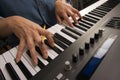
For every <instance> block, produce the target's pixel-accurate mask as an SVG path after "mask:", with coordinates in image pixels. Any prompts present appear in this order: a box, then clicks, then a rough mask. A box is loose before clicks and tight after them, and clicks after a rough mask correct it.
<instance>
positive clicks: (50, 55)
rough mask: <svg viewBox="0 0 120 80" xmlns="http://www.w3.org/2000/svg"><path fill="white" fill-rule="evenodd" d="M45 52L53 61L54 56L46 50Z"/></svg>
mask: <svg viewBox="0 0 120 80" xmlns="http://www.w3.org/2000/svg"><path fill="white" fill-rule="evenodd" d="M47 52H48V56H49V57H50V58H51V59H52V60H53V59H55V56H54V55H53V54H51V53H50V52H49V51H48V50H47Z"/></svg>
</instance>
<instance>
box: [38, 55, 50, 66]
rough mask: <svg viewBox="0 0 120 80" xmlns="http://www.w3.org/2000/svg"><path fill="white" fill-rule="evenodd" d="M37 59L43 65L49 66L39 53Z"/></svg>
mask: <svg viewBox="0 0 120 80" xmlns="http://www.w3.org/2000/svg"><path fill="white" fill-rule="evenodd" d="M38 59H39V60H40V61H41V62H42V63H43V64H44V65H48V64H49V62H48V61H47V60H45V59H43V58H42V57H41V55H40V54H39V53H38Z"/></svg>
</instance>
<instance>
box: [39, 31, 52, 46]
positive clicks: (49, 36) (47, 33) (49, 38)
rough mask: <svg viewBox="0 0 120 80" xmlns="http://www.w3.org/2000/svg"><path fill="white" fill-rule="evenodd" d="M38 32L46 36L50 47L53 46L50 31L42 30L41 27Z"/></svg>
mask: <svg viewBox="0 0 120 80" xmlns="http://www.w3.org/2000/svg"><path fill="white" fill-rule="evenodd" d="M39 33H40V34H41V35H44V36H46V38H47V39H48V42H49V44H50V45H51V46H52V47H53V46H54V40H53V35H52V33H50V32H49V31H47V30H44V29H41V30H40V31H39Z"/></svg>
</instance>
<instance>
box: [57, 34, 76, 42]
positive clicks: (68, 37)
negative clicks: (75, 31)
mask: <svg viewBox="0 0 120 80" xmlns="http://www.w3.org/2000/svg"><path fill="white" fill-rule="evenodd" d="M58 34H60V35H61V36H63V37H64V38H66V39H67V40H70V41H71V42H75V39H74V38H72V37H70V36H68V35H66V34H65V33H63V32H58Z"/></svg>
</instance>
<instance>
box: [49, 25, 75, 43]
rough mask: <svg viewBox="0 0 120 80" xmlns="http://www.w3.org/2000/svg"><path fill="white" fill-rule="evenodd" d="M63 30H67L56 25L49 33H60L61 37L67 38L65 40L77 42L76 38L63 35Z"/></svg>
mask: <svg viewBox="0 0 120 80" xmlns="http://www.w3.org/2000/svg"><path fill="white" fill-rule="evenodd" d="M63 28H65V27H63V26H59V25H55V26H54V27H52V28H49V29H48V31H50V32H51V33H52V34H55V33H60V34H61V36H63V37H65V38H67V39H68V40H71V41H72V42H74V41H75V39H74V38H72V37H70V36H68V35H66V34H65V33H62V32H61V31H60V30H61V29H63Z"/></svg>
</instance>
